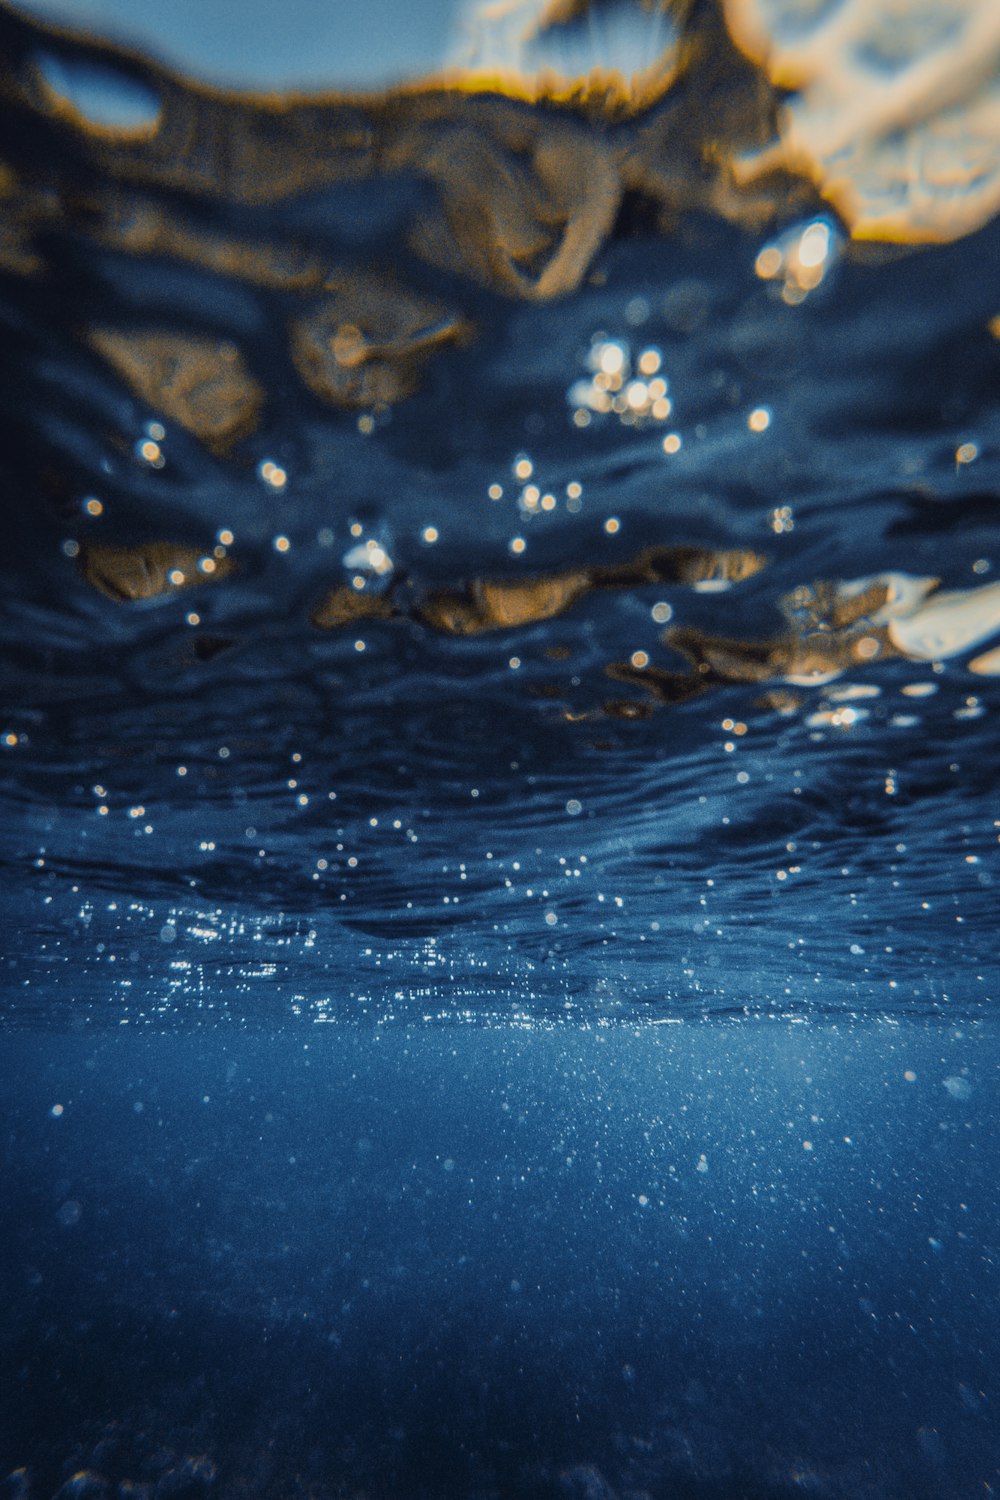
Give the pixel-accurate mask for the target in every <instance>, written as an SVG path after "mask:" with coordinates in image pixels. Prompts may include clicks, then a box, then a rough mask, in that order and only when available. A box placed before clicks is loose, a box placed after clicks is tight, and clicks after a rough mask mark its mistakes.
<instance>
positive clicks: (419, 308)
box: [289, 274, 470, 408]
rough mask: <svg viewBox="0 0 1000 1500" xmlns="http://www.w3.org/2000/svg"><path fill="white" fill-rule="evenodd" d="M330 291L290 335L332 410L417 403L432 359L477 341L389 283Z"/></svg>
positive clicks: (362, 279) (357, 282) (348, 279)
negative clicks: (406, 400)
mask: <svg viewBox="0 0 1000 1500" xmlns="http://www.w3.org/2000/svg"><path fill="white" fill-rule="evenodd" d="M325 290H326V296H325V298H324V299H323V301H321V302H319V303H317V304H316V305H315V307H314V308H313V309H312V310H311V311H310V312H309V313H307V314H306V315H305V316H303V317H299V318H295V319H293V320H292V323H291V326H290V330H289V334H290V345H291V354H292V359H293V361H294V364H295V368H296V370H297V371H298V373H299V375H300V376H301V378H302V380H303V382H304V383H305V385H307V386H308V387H309V389H310V390H311V391H312V392H313V394H314V395H316V396H319V397H320V399H321V400H323V401H326V402H328V403H329V404H330V405H331V406H342V407H355V408H356V407H367V406H383V405H390V404H391V403H392V402H394V401H399V400H400V399H401V398H402V397H404V396H409V395H411V394H412V393H413V391H415V390H416V388H417V386H418V384H419V378H420V372H421V370H422V367H423V365H424V363H425V362H426V360H427V359H428V358H429V357H430V356H431V354H433V353H434V351H435V350H436V349H439V348H441V347H443V346H444V345H447V344H457V343H461V342H463V341H464V340H465V339H467V338H468V336H469V333H470V328H469V325H468V324H467V323H465V322H464V321H463V320H462V319H461V318H458V317H455V316H454V315H452V314H450V313H449V312H448V311H447V309H446V308H444V307H442V306H440V305H439V304H437V303H435V302H431V301H429V300H427V299H426V298H423V297H418V296H416V295H415V294H414V293H412V292H408V291H406V290H404V289H403V288H402V287H399V286H395V285H393V284H392V282H390V281H389V280H388V279H387V278H377V277H375V276H368V275H360V274H355V275H351V276H341V277H330V278H328V280H327V283H326V288H325Z"/></svg>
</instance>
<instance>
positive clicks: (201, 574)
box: [79, 542, 233, 603]
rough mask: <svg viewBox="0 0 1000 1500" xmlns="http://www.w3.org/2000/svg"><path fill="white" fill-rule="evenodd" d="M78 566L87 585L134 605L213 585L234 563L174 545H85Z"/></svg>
mask: <svg viewBox="0 0 1000 1500" xmlns="http://www.w3.org/2000/svg"><path fill="white" fill-rule="evenodd" d="M79 567H80V571H81V572H82V574H83V576H84V578H86V580H87V582H88V583H90V584H92V585H93V587H94V588H95V589H99V590H100V592H101V593H102V594H106V595H107V597H108V598H109V599H114V600H116V601H117V602H119V603H134V602H136V601H137V600H140V599H156V598H159V597H160V596H161V595H164V594H171V593H175V592H176V591H177V590H179V589H186V588H192V587H194V586H195V585H196V584H203V583H210V582H211V583H216V582H218V581H219V580H220V579H222V578H225V577H226V576H227V575H228V574H230V573H231V572H232V571H233V562H232V559H231V558H229V557H222V558H215V557H208V556H206V554H205V553H203V552H199V551H198V550H197V548H195V547H187V546H184V545H182V544H181V543H176V542H145V543H140V544H139V545H137V546H131V547H125V546H123V547H116V546H103V545H98V544H90V543H87V544H85V545H83V546H81V548H80V552H79Z"/></svg>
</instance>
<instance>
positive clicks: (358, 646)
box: [354, 641, 365, 651]
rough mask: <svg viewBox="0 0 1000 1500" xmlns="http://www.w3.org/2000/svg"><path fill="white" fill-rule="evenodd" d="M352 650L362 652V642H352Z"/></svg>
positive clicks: (363, 644)
mask: <svg viewBox="0 0 1000 1500" xmlns="http://www.w3.org/2000/svg"><path fill="white" fill-rule="evenodd" d="M354 649H355V651H363V650H364V649H365V643H364V641H355V642H354Z"/></svg>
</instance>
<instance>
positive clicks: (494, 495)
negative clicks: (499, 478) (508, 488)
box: [486, 484, 503, 500]
mask: <svg viewBox="0 0 1000 1500" xmlns="http://www.w3.org/2000/svg"><path fill="white" fill-rule="evenodd" d="M486 493H487V494H488V495H489V497H490V499H491V500H502V499H503V485H502V484H491V485H490V487H489V489H488V490H487V491H486Z"/></svg>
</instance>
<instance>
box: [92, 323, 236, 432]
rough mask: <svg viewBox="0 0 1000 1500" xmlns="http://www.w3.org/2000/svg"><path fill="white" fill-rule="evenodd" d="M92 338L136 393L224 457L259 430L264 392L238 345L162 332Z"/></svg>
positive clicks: (101, 333)
mask: <svg viewBox="0 0 1000 1500" xmlns="http://www.w3.org/2000/svg"><path fill="white" fill-rule="evenodd" d="M89 339H90V342H91V344H92V345H93V346H94V348H95V349H96V350H97V351H98V353H100V354H102V355H103V356H104V357H105V359H107V361H108V362H109V364H111V365H112V366H113V367H114V368H115V369H116V370H117V371H118V373H119V374H120V375H121V376H122V377H123V379H124V380H125V383H126V385H128V387H129V389H130V390H131V391H132V393H133V394H134V395H136V396H138V397H139V398H140V399H141V400H143V401H145V402H147V403H148V404H149V405H150V406H152V407H154V408H155V409H156V410H157V411H158V412H159V413H161V414H162V415H164V416H167V417H169V418H171V420H172V421H174V422H178V423H179V424H180V425H181V426H182V427H185V428H186V429H187V430H188V432H191V433H194V435H195V436H196V437H199V438H200V439H201V440H202V442H203V443H205V445H206V447H208V448H211V449H213V450H215V451H216V452H220V453H224V452H226V451H227V450H228V449H229V448H230V447H231V446H232V444H233V443H235V442H237V441H238V440H239V439H240V438H243V437H246V436H247V435H248V434H249V433H251V432H253V430H254V428H255V427H256V426H257V421H258V418H259V415H260V411H261V408H262V406H263V404H264V392H263V391H262V390H261V388H260V386H259V385H258V384H257V382H256V381H255V380H254V378H253V376H252V375H251V374H250V372H249V370H248V369H247V367H246V364H245V362H244V360H243V357H242V355H241V354H240V352H239V350H238V349H237V348H236V347H235V345H233V344H231V343H228V342H222V341H219V340H217V339H208V338H200V337H196V336H195V335H194V334H182V333H167V332H164V331H162V330H159V329H157V330H144V329H128V330H120V329H113V328H94V329H91V331H90V334H89Z"/></svg>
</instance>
